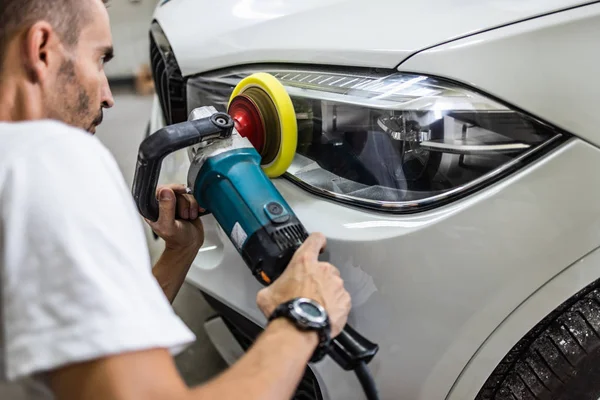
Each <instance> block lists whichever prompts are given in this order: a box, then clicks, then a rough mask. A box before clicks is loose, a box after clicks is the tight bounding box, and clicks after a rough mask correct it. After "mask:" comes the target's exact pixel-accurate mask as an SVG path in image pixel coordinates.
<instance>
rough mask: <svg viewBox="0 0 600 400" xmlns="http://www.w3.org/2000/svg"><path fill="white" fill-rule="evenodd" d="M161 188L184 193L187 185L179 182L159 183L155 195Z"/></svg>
mask: <svg viewBox="0 0 600 400" xmlns="http://www.w3.org/2000/svg"><path fill="white" fill-rule="evenodd" d="M163 189H171V190H172V191H173V192H174V193H175V194H183V193H186V189H187V186H186V185H182V184H179V183H170V184H168V185H160V186H158V187H157V188H156V197H158V194H159V193H160V192H161V190H163Z"/></svg>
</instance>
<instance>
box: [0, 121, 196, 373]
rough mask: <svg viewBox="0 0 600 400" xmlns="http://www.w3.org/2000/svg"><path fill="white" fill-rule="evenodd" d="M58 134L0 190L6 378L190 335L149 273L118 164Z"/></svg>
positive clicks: (181, 341)
mask: <svg viewBox="0 0 600 400" xmlns="http://www.w3.org/2000/svg"><path fill="white" fill-rule="evenodd" d="M54 128H56V126H54ZM60 129H63V130H65V133H64V135H63V134H61V135H53V136H52V140H51V141H50V140H47V141H46V142H45V143H40V144H39V145H38V146H36V147H35V149H31V150H30V151H28V152H27V154H16V155H14V157H12V158H13V160H12V161H11V162H9V163H8V165H9V170H8V172H7V174H6V175H5V181H4V183H3V184H2V185H1V186H0V212H1V217H2V220H0V228H1V229H2V230H1V232H0V240H2V242H3V244H2V248H3V249H2V250H3V251H2V252H0V257H2V258H3V260H2V264H4V271H3V279H1V280H0V282H2V285H3V287H2V292H3V293H2V294H3V310H2V311H3V314H4V315H3V318H4V329H5V331H4V334H5V356H6V360H5V363H6V365H5V366H6V373H7V377H8V379H9V380H14V379H18V378H20V377H24V376H28V375H32V374H36V373H39V372H42V371H47V370H51V369H55V368H57V367H61V366H64V365H66V364H71V363H74V362H80V361H87V360H91V359H96V358H100V357H104V356H108V355H113V354H117V353H123V352H128V351H138V350H144V349H150V348H168V349H170V350H171V352H172V353H177V352H178V351H180V350H182V348H184V347H185V346H186V345H187V344H189V343H190V342H191V341H193V340H194V339H195V338H194V335H193V334H192V333H191V332H190V331H189V329H188V328H187V327H186V326H185V325H184V324H183V322H182V321H181V320H180V319H179V318H178V317H177V316H176V314H175V313H174V311H173V310H172V307H171V305H170V304H169V302H168V301H167V299H166V297H165V296H164V294H163V292H162V290H161V288H160V286H159V285H158V283H157V282H156V280H155V279H154V277H153V275H152V271H151V264H150V258H149V254H148V250H147V244H146V241H145V240H146V239H145V235H144V231H143V226H142V223H143V222H142V221H141V218H140V216H139V214H138V213H137V209H136V208H135V205H134V203H133V199H132V196H131V194H130V192H129V190H128V188H127V186H126V185H125V182H124V180H123V178H122V175H121V173H120V171H119V169H118V167H117V164H116V162H115V161H114V159H113V158H112V156H111V155H110V154H109V153H108V151H107V150H106V149H105V148H104V146H102V145H101V144H100V142H99V141H98V140H97V139H96V138H93V137H91V136H88V135H86V134H85V133H83V132H79V131H75V130H72V129H70V128H66V127H62V126H61V127H60Z"/></svg>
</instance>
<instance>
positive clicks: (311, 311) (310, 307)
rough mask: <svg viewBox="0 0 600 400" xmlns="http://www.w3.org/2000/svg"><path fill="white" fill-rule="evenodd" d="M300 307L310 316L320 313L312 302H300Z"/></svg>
mask: <svg viewBox="0 0 600 400" xmlns="http://www.w3.org/2000/svg"><path fill="white" fill-rule="evenodd" d="M300 309H301V310H302V311H304V312H305V313H307V314H308V315H310V316H311V317H315V318H318V317H320V316H321V315H322V313H321V310H319V309H318V308H317V306H315V305H314V304H312V303H300Z"/></svg>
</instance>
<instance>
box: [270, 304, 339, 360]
mask: <svg viewBox="0 0 600 400" xmlns="http://www.w3.org/2000/svg"><path fill="white" fill-rule="evenodd" d="M281 317H283V318H287V319H288V320H290V321H291V322H292V323H293V324H294V325H295V326H296V327H297V328H298V329H300V330H301V331H311V330H312V331H316V332H317V333H318V334H319V345H318V346H317V348H316V350H315V352H314V353H313V355H312V357H311V359H310V362H313V363H314V362H318V361H321V359H323V357H325V356H326V355H327V351H328V350H329V346H330V344H331V325H330V323H329V317H328V316H327V311H325V309H324V308H323V307H322V306H321V305H320V304H319V303H317V302H316V301H314V300H311V299H307V298H304V297H298V298H295V299H292V300H289V301H286V302H285V303H283V304H280V305H279V306H278V307H277V308H276V309H275V311H273V313H272V314H271V316H270V317H269V321H272V320H274V319H276V318H281Z"/></svg>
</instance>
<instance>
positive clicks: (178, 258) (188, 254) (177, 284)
mask: <svg viewBox="0 0 600 400" xmlns="http://www.w3.org/2000/svg"><path fill="white" fill-rule="evenodd" d="M197 254H198V249H197V248H195V247H192V248H191V249H182V250H170V249H168V248H167V249H165V251H164V252H163V254H162V255H161V256H160V258H159V259H158V261H157V262H156V264H155V265H154V268H153V269H152V274H153V275H154V278H156V280H157V281H158V283H159V285H160V287H161V288H162V290H163V292H164V293H165V296H167V299H168V300H169V302H170V303H173V301H174V300H175V297H176V296H177V293H179V289H181V286H182V285H183V283H184V281H185V277H186V275H187V273H188V271H189V270H190V267H191V265H192V262H193V261H194V258H195V257H196V255H197Z"/></svg>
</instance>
